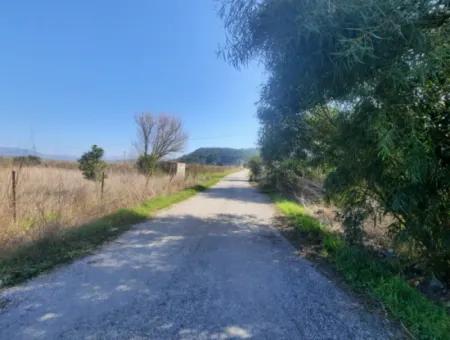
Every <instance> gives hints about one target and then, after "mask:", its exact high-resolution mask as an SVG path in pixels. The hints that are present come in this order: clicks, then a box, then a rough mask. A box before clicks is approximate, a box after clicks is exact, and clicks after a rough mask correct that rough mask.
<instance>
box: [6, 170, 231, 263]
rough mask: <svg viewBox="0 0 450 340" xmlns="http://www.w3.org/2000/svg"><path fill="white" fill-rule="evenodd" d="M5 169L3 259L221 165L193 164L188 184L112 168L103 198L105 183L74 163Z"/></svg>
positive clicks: (194, 181)
mask: <svg viewBox="0 0 450 340" xmlns="http://www.w3.org/2000/svg"><path fill="white" fill-rule="evenodd" d="M60 165H61V164H53V163H50V164H44V165H41V166H34V167H17V166H13V165H12V164H9V165H8V164H3V166H1V167H0V256H2V255H5V254H8V253H10V251H11V250H13V249H16V248H17V247H18V246H21V245H24V244H26V243H29V242H31V241H36V240H39V239H41V238H44V237H48V236H51V235H52V234H54V233H57V232H59V231H61V230H63V229H67V228H73V227H76V226H79V225H82V224H85V223H88V222H90V221H92V220H94V219H97V218H99V217H101V216H104V215H106V214H109V213H111V212H114V211H115V210H117V209H119V208H127V207H132V206H134V205H136V204H138V203H140V202H143V201H145V200H148V199H149V198H152V197H155V196H157V195H165V194H169V193H172V192H175V191H179V190H181V189H183V188H186V187H190V186H193V185H196V184H198V183H199V182H200V181H202V180H205V178H207V177H208V175H209V174H212V173H217V172H220V171H222V172H223V170H224V168H221V167H205V166H188V168H187V175H186V178H185V179H184V180H172V179H171V177H170V176H169V175H166V174H163V173H160V174H159V175H156V176H154V177H152V178H150V180H149V181H148V183H146V182H147V181H146V178H145V177H144V176H142V175H140V174H139V173H137V171H135V169H134V168H133V167H132V166H129V165H128V164H119V165H113V166H110V168H109V170H108V171H107V173H106V176H107V178H106V180H105V187H104V194H103V198H102V196H101V190H100V184H99V183H96V182H93V181H88V180H86V179H84V178H83V176H82V174H81V172H80V171H79V170H77V169H76V168H74V166H70V164H63V166H60ZM13 169H14V170H16V173H17V190H16V207H17V208H16V211H17V218H16V222H14V219H13V209H12V184H11V171H12V170H13Z"/></svg>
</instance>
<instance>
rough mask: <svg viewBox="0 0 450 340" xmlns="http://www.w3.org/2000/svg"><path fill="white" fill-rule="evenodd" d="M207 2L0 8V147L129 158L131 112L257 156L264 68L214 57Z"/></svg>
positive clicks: (92, 1) (43, 3) (218, 37)
mask: <svg viewBox="0 0 450 340" xmlns="http://www.w3.org/2000/svg"><path fill="white" fill-rule="evenodd" d="M216 7H217V3H215V2H214V0H170V1H169V0H132V1H131V0H130V1H123V0H78V1H60V0H53V1H48V0H40V1H30V0H28V1H22V0H14V1H2V2H0V13H1V15H0V50H1V53H0V118H1V120H0V122H1V123H0V146H15V147H24V148H30V147H31V146H32V144H33V141H34V143H35V144H36V147H37V150H38V151H39V152H43V153H50V154H68V155H79V154H80V153H81V152H83V151H85V150H86V149H87V148H89V146H90V145H92V144H98V145H100V146H102V147H104V148H105V150H106V152H107V156H109V157H115V156H122V155H123V154H124V152H127V153H129V152H130V151H132V150H133V147H132V143H133V140H134V136H135V126H134V121H133V117H134V115H135V114H136V113H139V112H142V111H149V112H154V113H159V112H165V113H171V114H173V115H176V116H178V117H180V118H181V119H182V120H183V121H184V123H185V127H186V130H187V132H188V134H189V136H190V140H189V143H188V146H187V149H186V151H191V150H194V149H196V148H198V147H201V146H227V147H252V146H255V142H256V139H257V130H258V122H257V119H256V116H255V111H256V110H255V103H256V101H257V100H258V94H259V89H260V84H261V82H262V80H263V76H264V75H263V71H262V67H260V66H259V65H250V66H249V67H248V68H246V69H243V70H241V71H238V70H235V69H234V68H232V67H231V66H230V65H228V64H227V63H226V62H225V61H223V60H222V59H221V58H218V57H217V54H216V52H217V50H218V47H219V46H220V44H222V43H223V41H224V38H225V32H224V29H223V25H222V22H221V20H220V18H218V16H217V13H216Z"/></svg>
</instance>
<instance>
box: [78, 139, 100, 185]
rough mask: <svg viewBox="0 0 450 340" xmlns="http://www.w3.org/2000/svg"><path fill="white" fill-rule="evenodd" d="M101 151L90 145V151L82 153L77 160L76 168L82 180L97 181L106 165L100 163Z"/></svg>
mask: <svg viewBox="0 0 450 340" xmlns="http://www.w3.org/2000/svg"><path fill="white" fill-rule="evenodd" d="M103 153H104V151H103V149H102V148H100V147H98V146H97V145H92V148H91V150H90V151H88V152H86V153H84V154H83V155H82V156H81V158H80V159H79V160H78V167H79V169H80V170H81V172H82V173H83V176H84V178H86V179H89V180H91V181H99V180H100V179H101V176H102V173H103V171H104V170H105V168H106V163H105V162H104V161H102V157H103Z"/></svg>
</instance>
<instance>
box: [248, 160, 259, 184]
mask: <svg viewBox="0 0 450 340" xmlns="http://www.w3.org/2000/svg"><path fill="white" fill-rule="evenodd" d="M247 166H248V168H249V169H250V180H251V181H257V180H258V179H259V178H260V177H261V175H262V172H263V163H262V160H261V157H260V156H253V157H252V158H250V159H249V161H248V163H247Z"/></svg>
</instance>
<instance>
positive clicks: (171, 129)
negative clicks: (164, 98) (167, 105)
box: [152, 115, 187, 159]
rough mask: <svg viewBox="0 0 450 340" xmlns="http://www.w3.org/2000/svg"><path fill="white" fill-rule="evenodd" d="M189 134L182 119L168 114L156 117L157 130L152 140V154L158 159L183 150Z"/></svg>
mask: <svg viewBox="0 0 450 340" xmlns="http://www.w3.org/2000/svg"><path fill="white" fill-rule="evenodd" d="M186 141H187V135H186V133H185V132H184V131H183V124H182V123H181V120H179V119H178V118H175V117H171V116H168V115H160V116H159V117H158V118H157V119H156V131H155V134H154V138H153V140H152V154H153V155H155V156H156V157H157V158H158V159H161V158H164V157H166V156H167V155H170V154H172V153H175V152H179V151H181V150H183V148H184V146H185V144H186Z"/></svg>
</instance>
